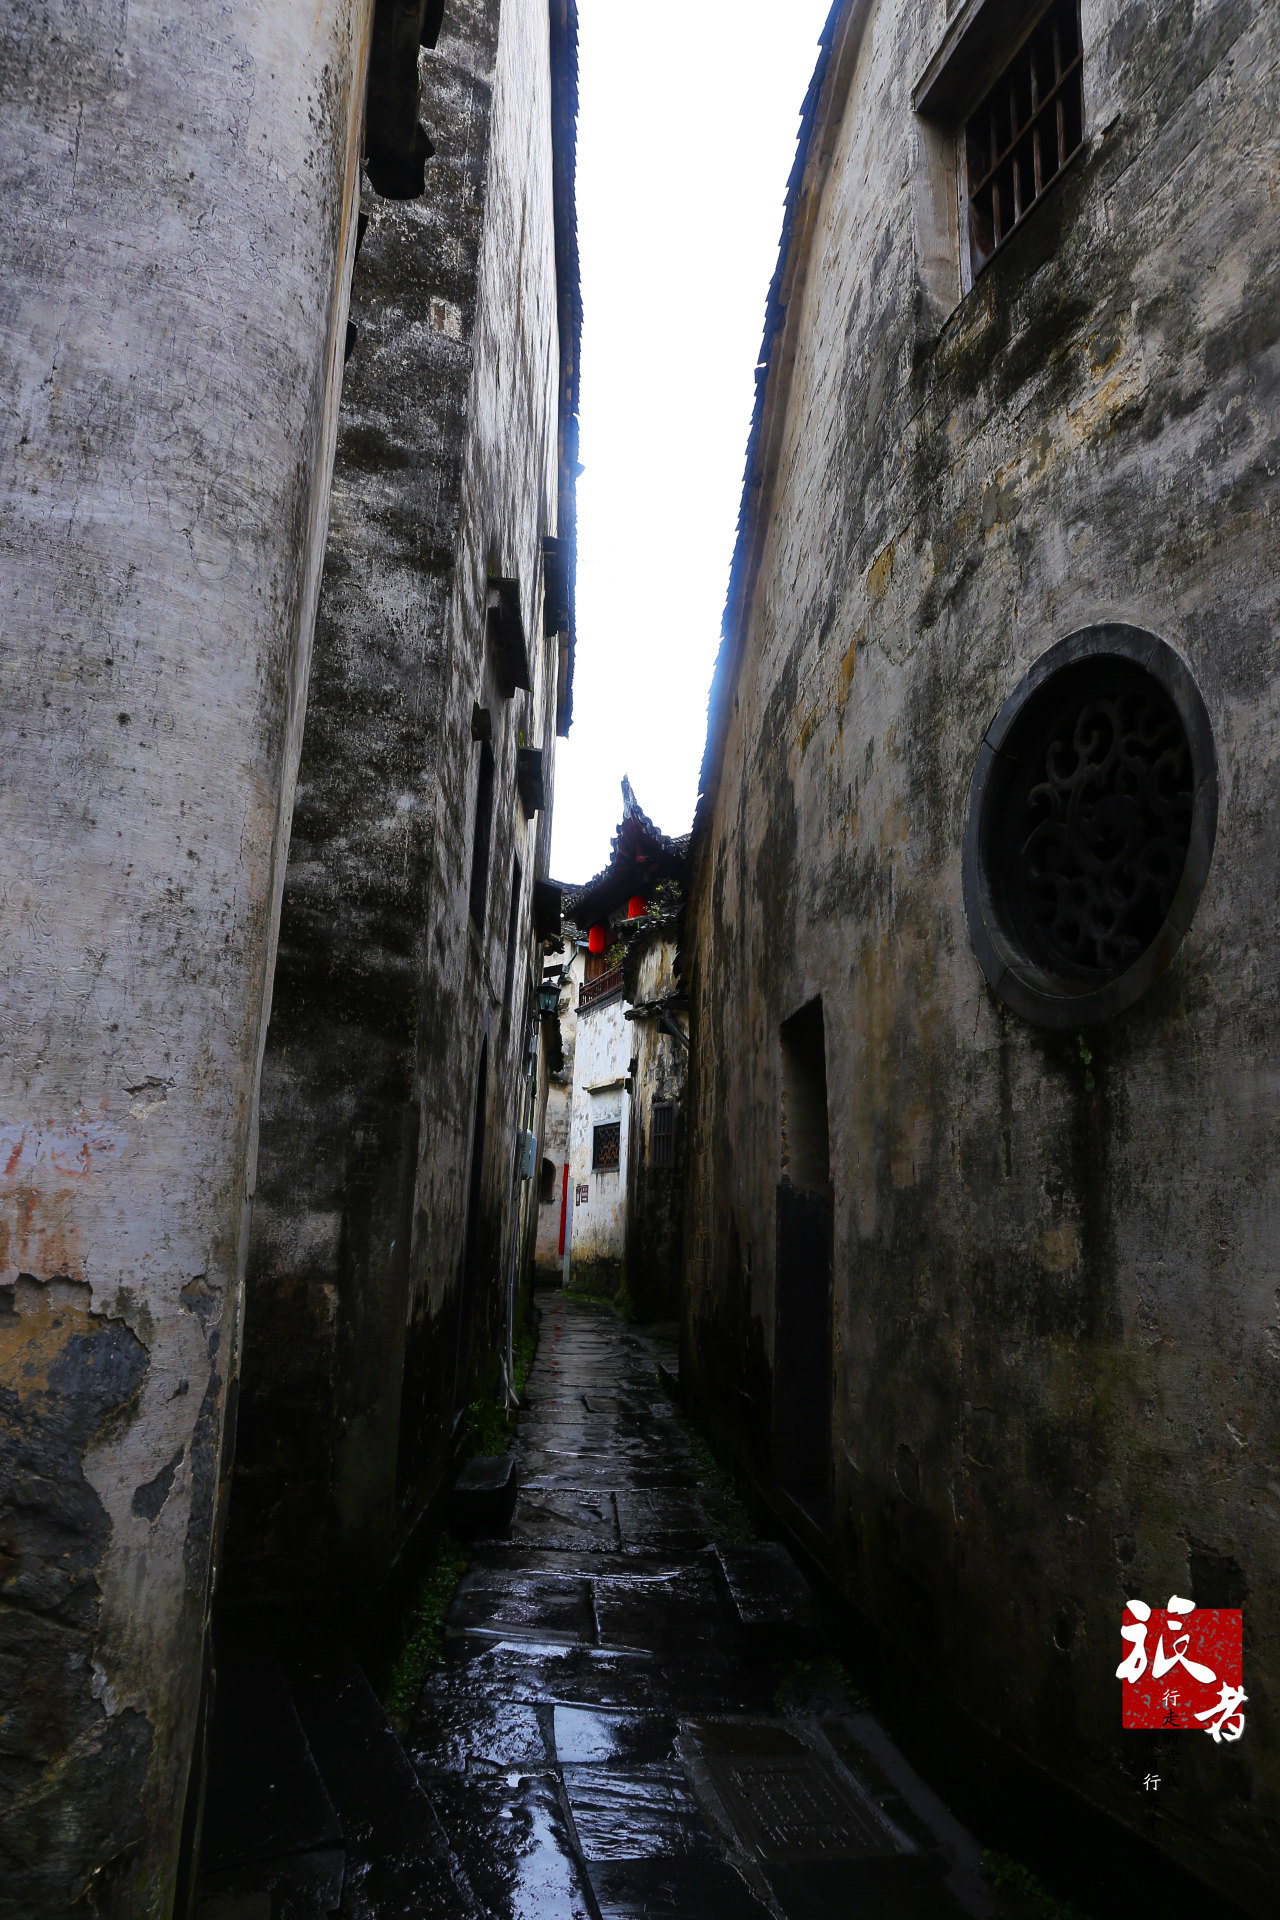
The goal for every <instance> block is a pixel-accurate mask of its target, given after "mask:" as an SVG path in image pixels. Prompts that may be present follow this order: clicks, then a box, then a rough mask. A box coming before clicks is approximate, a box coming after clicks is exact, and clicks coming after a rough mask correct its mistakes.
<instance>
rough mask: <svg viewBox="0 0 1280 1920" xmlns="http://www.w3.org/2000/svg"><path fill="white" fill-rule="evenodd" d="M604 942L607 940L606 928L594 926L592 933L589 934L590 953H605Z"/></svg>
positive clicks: (588, 948) (588, 946)
mask: <svg viewBox="0 0 1280 1920" xmlns="http://www.w3.org/2000/svg"><path fill="white" fill-rule="evenodd" d="M604 942H605V931H604V928H603V927H592V929H591V931H590V933H589V934H588V935H587V951H588V952H589V953H603V952H604Z"/></svg>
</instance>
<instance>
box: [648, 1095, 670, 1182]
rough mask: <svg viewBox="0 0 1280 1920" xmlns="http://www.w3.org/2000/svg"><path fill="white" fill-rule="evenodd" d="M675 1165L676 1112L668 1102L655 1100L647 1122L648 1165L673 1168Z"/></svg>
mask: <svg viewBox="0 0 1280 1920" xmlns="http://www.w3.org/2000/svg"><path fill="white" fill-rule="evenodd" d="M675 1163H676V1110H675V1105H674V1103H673V1102H672V1101H670V1100H655V1101H654V1103H653V1116H652V1118H651V1120H650V1122H649V1164H650V1166H652V1167H673V1166H674V1165H675Z"/></svg>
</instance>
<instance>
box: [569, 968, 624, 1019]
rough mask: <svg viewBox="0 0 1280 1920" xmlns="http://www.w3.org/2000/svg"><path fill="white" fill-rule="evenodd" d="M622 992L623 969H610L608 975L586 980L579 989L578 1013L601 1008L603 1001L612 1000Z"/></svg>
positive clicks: (604, 974) (600, 974) (599, 974)
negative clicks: (597, 1007)
mask: <svg viewBox="0 0 1280 1920" xmlns="http://www.w3.org/2000/svg"><path fill="white" fill-rule="evenodd" d="M621 992H622V968H621V967H610V969H609V971H608V973H598V974H597V975H596V977H595V979H594V980H584V981H583V983H582V985H581V987H580V988H579V989H578V1012H579V1013H585V1011H586V1009H587V1008H588V1007H596V1006H599V1004H600V1002H601V1001H602V1000H612V999H614V998H615V997H616V996H617V995H618V994H620V993H621Z"/></svg>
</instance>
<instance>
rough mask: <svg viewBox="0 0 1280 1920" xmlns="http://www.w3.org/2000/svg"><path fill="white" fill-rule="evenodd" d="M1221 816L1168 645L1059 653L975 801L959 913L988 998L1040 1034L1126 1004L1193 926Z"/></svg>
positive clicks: (1186, 675) (1026, 682) (1202, 730)
mask: <svg viewBox="0 0 1280 1920" xmlns="http://www.w3.org/2000/svg"><path fill="white" fill-rule="evenodd" d="M1217 813H1218V773H1217V760H1216V757H1215V754H1214V748H1213V735H1212V732H1211V730H1210V727H1209V718H1208V715H1207V713H1206V712H1205V708H1204V702H1203V701H1202V700H1201V698H1200V694H1199V691H1198V689H1197V687H1196V685H1195V682H1194V681H1193V680H1192V678H1191V674H1190V672H1189V670H1188V668H1187V666H1186V664H1185V662H1184V661H1183V660H1181V659H1180V658H1179V656H1178V655H1177V654H1176V653H1175V652H1174V651H1173V649H1172V647H1169V646H1167V645H1166V643H1165V642H1164V641H1163V640H1160V639H1157V637H1156V636H1155V635H1154V634H1150V633H1144V632H1142V631H1141V630H1140V629H1138V628H1136V627H1124V626H1104V627H1090V628H1087V629H1085V631H1083V632H1082V633H1077V634H1072V635H1071V637H1070V638H1069V639H1067V640H1063V641H1061V642H1060V643H1059V644H1058V645H1057V646H1056V647H1053V648H1051V649H1050V651H1049V652H1048V653H1047V654H1045V655H1044V657H1043V658H1042V659H1041V660H1039V661H1037V663H1036V665H1035V666H1034V667H1033V668H1032V669H1031V671H1030V672H1029V673H1028V674H1027V675H1026V677H1025V678H1024V679H1023V681H1022V682H1021V684H1020V685H1019V686H1018V687H1017V688H1016V690H1015V691H1014V693H1013V694H1012V695H1011V696H1010V697H1009V699H1008V700H1006V702H1005V704H1004V706H1003V707H1002V708H1001V709H1000V712H999V714H998V715H997V716H996V719H995V720H994V722H993V723H992V725H991V727H990V728H989V729H988V732H987V736H986V738H985V740H984V741H983V743H982V749H981V752H980V753H979V756H978V764H977V766H976V767H975V769H974V774H973V782H972V785H971V788H970V794H969V819H968V826H967V829H966V833H965V852H964V887H965V909H966V912H967V914H968V918H969V930H970V935H971V937H972V939H973V944H974V949H975V951H976V953H977V956H978V959H979V961H980V963H981V966H982V969H983V972H984V973H985V974H986V976H987V979H988V981H989V982H990V984H991V986H992V988H993V989H994V991H995V992H996V993H998V994H999V995H1000V997H1001V999H1003V1000H1004V1001H1006V1002H1007V1003H1008V1005H1010V1006H1011V1007H1013V1008H1014V1009H1015V1010H1016V1011H1017V1012H1019V1013H1021V1014H1024V1015H1025V1016H1026V1017H1027V1018H1028V1019H1031V1020H1035V1021H1037V1022H1039V1023H1040V1024H1041V1025H1043V1026H1055V1027H1063V1026H1083V1025H1087V1024H1088V1023H1089V1022H1090V1021H1093V1020H1102V1019H1106V1018H1108V1017H1109V1016H1110V1015H1111V1014H1114V1013H1118V1012H1120V1011H1121V1009H1122V1008H1124V1007H1127V1006H1130V1005H1132V1003H1133V1001H1135V1000H1136V999H1137V998H1138V996H1139V994H1141V993H1142V992H1144V991H1145V989H1146V988H1147V987H1148V986H1149V985H1150V984H1151V982H1152V981H1153V980H1154V979H1155V978H1156V977H1157V975H1158V974H1160V973H1162V972H1163V971H1164V969H1165V968H1166V967H1167V966H1168V965H1169V962H1170V961H1171V960H1172V958H1173V956H1174V953H1175V952H1176V951H1177V948H1178V945H1179V943H1180V941H1181V939H1182V936H1183V934H1184V933H1185V932H1186V930H1187V928H1188V927H1189V926H1190V924H1191V916H1192V914H1193V913H1194V912H1195V908H1196V904H1197V902H1198V900H1199V898H1200V893H1201V889H1202V888H1203V886H1204V882H1205V879H1206V877H1207V875H1208V871H1209V861H1210V859H1211V857H1212V853H1213V840H1214V833H1215V830H1216V827H1217Z"/></svg>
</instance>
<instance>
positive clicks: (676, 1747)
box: [344, 1293, 993, 1920]
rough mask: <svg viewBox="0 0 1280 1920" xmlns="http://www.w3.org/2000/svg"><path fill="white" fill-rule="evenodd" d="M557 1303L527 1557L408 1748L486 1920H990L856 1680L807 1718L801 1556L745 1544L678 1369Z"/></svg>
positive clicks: (529, 1461) (526, 1527) (532, 1463)
mask: <svg viewBox="0 0 1280 1920" xmlns="http://www.w3.org/2000/svg"><path fill="white" fill-rule="evenodd" d="M542 1300H543V1309H542V1328H541V1337H540V1341H539V1348H538V1355H537V1359H536V1361H535V1365H534V1368H533V1372H532V1375H531V1377H530V1380H529V1384H528V1389H527V1396H526V1397H527V1400H528V1403H529V1406H528V1411H527V1412H526V1413H525V1414H524V1415H523V1416H522V1418H521V1421H520V1431H519V1438H518V1441H517V1445H516V1449H515V1453H516V1460H517V1464H518V1472H519V1477H520V1486H519V1493H518V1496H517V1503H516V1509H515V1514H514V1518H513V1520H512V1523H511V1527H510V1532H509V1536H508V1537H507V1538H506V1539H504V1540H500V1541H499V1540H494V1541H490V1542H486V1543H483V1544H477V1546H476V1549H475V1552H474V1554H473V1557H472V1558H471V1560H470V1563H469V1565H468V1568H467V1571H466V1573H465V1575H464V1576H463V1579H462V1581H461V1583H460V1585H459V1588H458V1591H457V1593H456V1595H455V1597H454V1601H453V1604H452V1607H451V1608H450V1611H449V1615H448V1621H447V1627H446V1636H447V1658H446V1661H445V1663H444V1664H443V1665H442V1666H441V1667H439V1668H438V1669H437V1670H436V1673H435V1675H434V1677H433V1678H432V1679H431V1680H429V1681H428V1684H427V1686H426V1688H425V1690H424V1692H423V1694H422V1697H421V1700H420V1704H419V1709H418V1713H417V1715H416V1717H415V1720H414V1723H413V1727H412V1731H411V1736H410V1742H409V1749H410V1754H411V1757H412V1758H413V1761H414V1764H415V1766H416V1768H417V1771H418V1774H419V1777H420V1779H421V1781H422V1784H423V1786H424V1787H425V1789H426V1792H427V1795H428V1798H429V1799H430V1801H431V1802H432V1804H433V1806H434V1807H435V1809H436V1811H437V1813H438V1816H439V1818H440V1820H441V1823H442V1825H443V1827H444V1829H445V1831H446V1833H447V1834H448V1836H449V1839H450V1842H451V1844H452V1847H453V1849H454V1851H455V1852H456V1855H457V1859H458V1863H459V1866H460V1868H461V1872H462V1874H463V1875H464V1876H465V1878H466V1881H467V1882H468V1883H469V1886H470V1888H471V1889H473V1890H474V1894H475V1898H476V1901H477V1908H478V1910H480V1911H483V1912H484V1913H486V1914H493V1915H502V1916H506V1915H512V1914H520V1915H532V1914H546V1915H548V1916H551V1915H556V1916H565V1920H568V1916H570V1915H573V1916H582V1920H588V1916H596V1915H599V1916H600V1920H615V1917H616V1920H622V1916H632V1915H635V1916H639V1915H642V1914H644V1915H649V1914H652V1915H663V1916H671V1920H675V1917H676V1916H689V1917H690V1920H692V1917H693V1916H697V1917H698V1920H712V1916H715V1917H716V1920H719V1917H720V1916H726V1917H727V1916H730V1915H733V1916H738V1915H742V1916H746V1915H756V1914H761V1915H763V1914H765V1913H769V1914H773V1915H775V1916H782V1915H784V1914H785V1915H786V1916H788V1920H800V1917H801V1916H808V1915H811V1914H812V1915H817V1914H819V1913H829V1912H831V1911H833V1910H835V1911H839V1912H841V1913H854V1912H856V1913H858V1914H866V1915H868V1916H871V1915H881V1914H884V1915H889V1914H892V1915H894V1916H898V1915H902V1916H906V1915H915V1914H920V1915H930V1916H933V1915H945V1914H948V1913H960V1912H970V1913H985V1912H990V1911H992V1910H993V1909H992V1906H991V1903H990V1901H989V1899H984V1898H983V1894H982V1886H981V1879H980V1860H979V1855H978V1850H977V1848H976V1846H975V1845H974V1843H972V1842H971V1841H969V1840H968V1837H967V1836H966V1835H965V1834H964V1833H963V1831H962V1830H961V1829H960V1828H959V1827H958V1826H956V1824H955V1823H954V1822H951V1821H949V1820H948V1818H947V1817H946V1815H945V1814H944V1813H943V1811H942V1809H941V1808H940V1807H936V1808H935V1809H934V1824H933V1830H932V1831H930V1828H929V1826H928V1824H927V1819H928V1815H929V1811H930V1797H929V1796H928V1795H927V1793H925V1792H924V1791H923V1790H921V1789H918V1787H917V1789H916V1790H914V1791H913V1788H912V1785H911V1776H910V1775H909V1773H907V1772H906V1770H905V1769H904V1766H903V1763H902V1762H900V1761H898V1762H897V1763H896V1769H895V1758H894V1756H893V1753H892V1749H890V1748H889V1747H888V1745H887V1742H886V1741H885V1738H884V1736H883V1734H881V1733H880V1731H879V1729H878V1728H877V1727H876V1725H875V1723H874V1722H873V1721H871V1720H870V1719H869V1718H868V1717H867V1716H865V1715H864V1714H860V1713H858V1712H857V1711H856V1709H854V1708H853V1707H852V1703H851V1702H850V1701H849V1699H848V1698H847V1697H846V1696H845V1694H844V1692H843V1690H842V1688H841V1687H840V1684H839V1682H838V1680H836V1679H835V1678H834V1677H832V1678H831V1679H829V1680H828V1681H827V1683H826V1684H825V1686H824V1685H823V1684H822V1683H819V1686H818V1689H817V1691H815V1690H814V1687H813V1685H812V1684H810V1686H809V1687H808V1689H807V1690H806V1691H805V1692H804V1693H803V1695H797V1698H796V1700H795V1702H794V1703H788V1702H787V1699H786V1695H785V1681H783V1683H782V1686H781V1688H780V1672H781V1673H783V1674H785V1672H786V1667H787V1663H788V1662H790V1663H793V1665H794V1668H795V1671H796V1673H797V1675H798V1677H799V1678H800V1679H801V1680H802V1681H803V1680H804V1679H805V1678H806V1677H807V1675H808V1673H812V1672H813V1671H814V1668H813V1667H812V1666H810V1665H809V1663H808V1662H805V1659H804V1657H805V1656H811V1655H812V1654H813V1653H814V1652H815V1651H816V1641H817V1633H818V1620H817V1614H816V1609H815V1607H814V1604H813V1601H812V1598H811V1597H810V1595H809V1593H808V1589H807V1588H806V1586H805V1583H804V1581H803V1580H802V1578H801V1577H800V1575H799V1573H798V1572H797V1570H796V1568H795V1566H794V1564H793V1563H792V1562H791V1560H790V1559H789V1556H788V1555H787V1554H786V1552H785V1549H783V1548H782V1547H780V1546H776V1545H774V1544H772V1543H754V1542H753V1543H746V1544H731V1543H730V1540H731V1537H732V1536H733V1535H734V1534H737V1533H741V1532H742V1531H743V1530H744V1529H743V1528H742V1525H741V1515H740V1510H739V1509H737V1504H736V1502H735V1501H734V1500H733V1499H732V1496H730V1495H727V1494H726V1493H725V1492H724V1491H722V1490H719V1489H717V1487H716V1486H715V1485H714V1484H709V1483H708V1480H707V1475H706V1473H705V1472H703V1473H701V1474H700V1472H699V1463H698V1459H697V1456H696V1455H695V1452H694V1451H693V1450H692V1449H691V1447H690V1444H689V1441H688V1439H687V1438H686V1435H685V1433H684V1431H683V1428H682V1423H681V1421H680V1419H679V1417H678V1415H677V1413H676V1410H675V1408H674V1407H673V1405H672V1402H671V1399H670V1398H669V1397H668V1394H667V1393H666V1392H665V1391H664V1388H663V1385H662V1381H661V1375H660V1372H659V1368H660V1367H662V1366H666V1367H667V1368H668V1369H670V1368H671V1367H673V1366H674V1364H675V1358H674V1351H673V1350H671V1351H668V1350H667V1349H665V1348H664V1346H663V1345H662V1343H661V1341H660V1340H658V1339H655V1338H654V1337H653V1336H652V1335H650V1334H649V1333H648V1332H647V1331H633V1330H631V1329H629V1328H627V1327H626V1326H624V1325H623V1323H622V1322H621V1321H620V1320H619V1318H618V1317H617V1315H616V1314H614V1313H613V1312H612V1311H611V1310H610V1309H608V1308H604V1307H600V1306H598V1305H596V1304H594V1303H591V1302H584V1301H582V1300H577V1299H574V1298H573V1297H572V1296H571V1295H566V1294H562V1293H552V1294H549V1295H543V1296H542ZM668 1378H670V1374H669V1373H668ZM700 1480H701V1481H702V1484H701V1485H700V1484H699V1482H700ZM726 1536H729V1537H726ZM802 1662H804V1664H801V1663H802ZM779 1663H782V1664H781V1668H780V1665H779ZM806 1669H807V1671H806ZM877 1762H878V1763H879V1764H877ZM895 1770H897V1771H899V1779H898V1785H899V1786H900V1787H901V1786H905V1787H906V1791H907V1794H908V1796H909V1797H911V1798H914V1799H915V1801H916V1804H915V1806H914V1807H913V1806H911V1805H909V1804H908V1803H907V1800H906V1799H904V1798H903V1795H902V1793H901V1792H899V1791H895V1790H894V1789H893V1788H892V1787H891V1786H890V1784H889V1781H888V1779H887V1777H886V1775H887V1774H888V1773H891V1772H894V1771H895ZM922 1814H924V1816H925V1818H923V1819H922V1817H921V1815H922ZM944 1880H945V1881H947V1882H949V1886H950V1890H949V1889H948V1886H947V1885H946V1884H944ZM833 1903H834V1906H833ZM377 1910H378V1911H382V1909H377ZM419 1910H420V1909H416V1908H415V1909H414V1911H419ZM443 1910H447V1908H445V1909H442V1911H443ZM346 1911H347V1909H345V1908H344V1912H346ZM351 1911H352V1912H353V1913H355V1912H358V1911H360V1909H359V1908H352V1909H351ZM370 1911H373V1909H371V1910H370Z"/></svg>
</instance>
